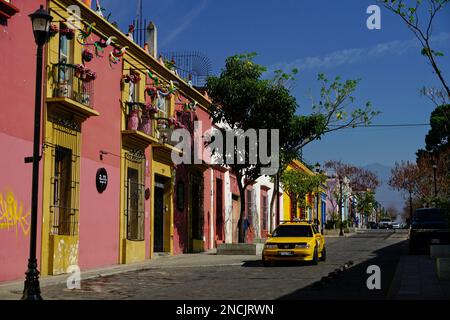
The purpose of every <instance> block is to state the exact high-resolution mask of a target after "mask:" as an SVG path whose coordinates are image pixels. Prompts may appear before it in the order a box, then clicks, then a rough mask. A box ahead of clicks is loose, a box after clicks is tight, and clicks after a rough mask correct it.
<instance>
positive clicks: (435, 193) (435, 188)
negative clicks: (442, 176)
mask: <svg viewBox="0 0 450 320" xmlns="http://www.w3.org/2000/svg"><path fill="white" fill-rule="evenodd" d="M436 171H437V164H436V163H433V179H434V198H435V200H436V199H437V183H436Z"/></svg>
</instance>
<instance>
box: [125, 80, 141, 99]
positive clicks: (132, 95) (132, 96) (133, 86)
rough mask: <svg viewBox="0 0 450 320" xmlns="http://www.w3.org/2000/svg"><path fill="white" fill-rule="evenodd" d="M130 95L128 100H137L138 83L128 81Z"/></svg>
mask: <svg viewBox="0 0 450 320" xmlns="http://www.w3.org/2000/svg"><path fill="white" fill-rule="evenodd" d="M129 90H130V96H129V98H128V99H129V101H130V102H139V83H133V82H132V81H130V88H129Z"/></svg>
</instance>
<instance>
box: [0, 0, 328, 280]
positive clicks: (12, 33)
mask: <svg viewBox="0 0 450 320" xmlns="http://www.w3.org/2000/svg"><path fill="white" fill-rule="evenodd" d="M85 2H86V3H88V2H90V1H83V2H82V1H70V0H48V1H44V0H42V1H28V0H15V1H13V4H12V5H13V6H14V8H9V9H4V8H3V7H0V21H1V22H2V23H1V24H0V44H1V47H2V55H0V70H2V71H1V73H0V86H1V87H2V88H3V89H4V90H2V93H1V95H0V107H1V109H2V116H1V117H0V148H1V149H2V150H4V152H3V153H2V156H1V157H0V242H1V243H3V244H6V245H3V246H2V247H1V249H0V282H2V281H9V280H16V279H23V277H24V272H25V269H26V262H27V259H28V254H29V251H28V250H29V240H30V238H29V230H30V221H31V219H30V203H31V173H32V168H31V165H30V164H28V163H24V158H25V157H29V156H30V155H31V151H32V141H33V128H34V122H33V116H34V97H35V81H36V80H35V70H36V65H35V63H36V62H35V59H34V57H35V54H34V52H35V50H36V45H35V43H34V38H33V33H32V29H31V22H30V19H29V17H28V14H30V13H32V12H34V11H35V10H36V9H37V8H38V7H39V5H40V4H42V5H44V6H45V7H46V8H47V9H48V10H49V13H50V14H51V15H52V16H53V21H52V35H51V38H50V40H49V42H48V44H47V45H46V46H45V50H44V53H45V54H44V61H45V65H44V70H45V72H44V75H43V80H44V81H43V83H44V85H43V98H44V101H43V119H42V126H41V127H42V132H41V145H40V147H41V154H42V158H41V160H40V172H39V199H38V200H39V208H38V226H37V227H38V235H37V256H38V264H39V265H38V269H39V271H40V272H41V275H42V276H44V277H45V276H49V275H57V274H62V273H66V272H67V270H68V268H69V266H73V265H76V266H79V267H80V269H81V270H82V271H83V270H87V269H92V268H99V267H103V266H109V265H115V264H128V263H133V262H138V261H143V260H146V259H151V258H152V257H153V256H154V255H155V254H158V255H166V254H181V253H190V252H200V251H205V250H208V249H211V248H215V247H217V246H218V245H219V244H221V243H236V242H237V241H238V232H237V222H238V219H239V210H240V206H241V203H240V195H239V190H238V186H237V180H236V177H235V176H234V175H233V174H232V173H231V172H230V171H229V170H228V169H227V168H226V167H223V166H218V165H208V164H207V163H208V161H207V160H208V159H207V157H206V159H198V157H196V156H195V152H191V153H192V157H191V160H192V161H191V162H190V164H178V165H177V164H176V163H174V162H173V160H172V153H175V154H178V155H182V154H185V152H186V150H180V149H178V148H177V145H176V143H175V142H173V141H170V136H171V133H172V131H173V129H176V128H184V129H186V131H187V132H188V133H189V136H190V140H191V141H194V137H202V136H203V135H204V134H205V132H206V131H208V130H210V129H211V128H212V127H213V126H212V122H211V118H210V116H209V113H208V105H209V104H210V100H209V98H208V96H207V95H206V94H205V93H202V92H201V91H199V90H197V89H196V88H194V87H192V86H191V85H190V84H189V83H188V82H186V81H185V80H184V79H181V78H180V77H179V76H178V75H177V74H176V72H173V71H172V70H170V69H168V68H167V67H166V66H165V64H164V61H161V60H160V59H157V57H156V56H155V54H156V52H155V50H152V48H150V50H147V48H141V47H140V46H138V45H137V44H136V43H134V42H133V40H132V38H131V37H129V36H127V35H125V34H124V33H122V32H121V31H120V30H118V29H117V28H116V27H114V26H113V25H111V24H110V23H109V22H108V21H107V20H106V19H104V18H103V17H101V16H100V15H99V14H98V13H96V12H95V11H93V10H92V9H91V8H90V6H89V5H87V4H85ZM74 4H75V5H76V6H77V7H76V10H75V12H73V11H68V9H67V8H68V7H69V6H71V5H74ZM71 9H74V7H71ZM3 10H6V11H7V12H9V14H7V12H6V11H3ZM11 10H12V11H11ZM13 11H14V12H13ZM13 13H14V14H13ZM4 14H6V16H7V17H6V16H4ZM153 49H154V48H153ZM195 123H197V126H195ZM197 142H198V143H199V144H198V145H196V147H195V148H196V149H197V150H199V153H198V154H201V155H203V154H206V155H207V154H208V152H204V151H205V147H204V145H203V144H202V143H201V141H197ZM193 150H194V145H193V144H192V146H191V151H193ZM294 166H296V168H297V167H298V168H300V169H301V170H307V168H306V167H305V166H304V165H303V164H301V163H299V162H298V163H295V164H294ZM274 190H275V188H274V185H273V182H272V181H271V179H270V177H266V176H263V177H260V178H259V179H258V180H257V181H256V182H255V183H254V184H253V185H251V186H249V187H248V188H247V190H246V191H245V192H246V201H245V219H246V241H247V242H259V241H263V239H265V238H266V237H267V234H268V233H269V232H271V231H272V230H273V228H274V227H275V226H276V225H277V224H278V223H279V221H280V220H283V219H286V218H287V217H288V216H289V215H288V214H287V213H286V212H289V211H286V210H290V209H289V208H290V207H289V205H290V204H289V201H288V200H287V199H286V198H285V196H284V195H283V193H282V190H281V192H280V194H279V195H278V197H277V199H278V201H279V205H280V215H282V216H275V215H272V216H271V215H270V201H271V199H272V196H273V192H274ZM314 196H315V195H312V198H311V199H310V201H311V203H314V201H316V200H314V199H317V202H316V203H315V207H314V208H315V209H313V210H312V212H311V214H310V217H312V216H313V215H314V214H315V213H319V208H321V210H322V211H321V212H324V211H325V209H324V200H323V198H321V197H315V198H314ZM274 212H275V205H274ZM299 214H300V212H299ZM319 214H320V213H319ZM319 220H320V218H319ZM320 221H323V219H322V220H320Z"/></svg>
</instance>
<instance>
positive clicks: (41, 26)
mask: <svg viewBox="0 0 450 320" xmlns="http://www.w3.org/2000/svg"><path fill="white" fill-rule="evenodd" d="M29 17H30V18H31V22H32V25H33V34H34V40H35V42H36V44H37V54H36V94H35V104H34V107H35V109H34V141H33V180H32V190H31V232H30V256H29V258H28V269H27V271H26V272H25V274H26V279H25V284H24V289H23V295H22V299H23V300H42V297H41V289H40V287H39V271H38V270H37V259H36V237H37V233H36V231H37V208H38V183H39V161H40V158H41V157H40V155H39V141H40V135H41V104H42V51H43V46H44V44H45V43H46V42H47V41H48V39H49V29H50V22H51V21H52V20H53V17H52V16H51V15H49V14H48V12H47V11H46V10H45V9H44V6H42V5H41V6H40V8H39V9H38V10H36V11H35V12H34V13H32V14H30V15H29Z"/></svg>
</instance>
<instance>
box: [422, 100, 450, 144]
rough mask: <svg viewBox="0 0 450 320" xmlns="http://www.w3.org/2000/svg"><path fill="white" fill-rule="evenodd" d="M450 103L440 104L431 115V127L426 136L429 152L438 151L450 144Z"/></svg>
mask: <svg viewBox="0 0 450 320" xmlns="http://www.w3.org/2000/svg"><path fill="white" fill-rule="evenodd" d="M449 118H450V105H443V106H438V107H437V108H436V109H435V110H434V111H433V112H432V113H431V116H430V125H431V129H430V130H429V131H428V133H427V135H426V136H425V143H426V145H425V148H426V150H427V151H428V152H437V151H440V150H443V149H444V148H448V147H449V146H450V122H449V120H448V119H449Z"/></svg>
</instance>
